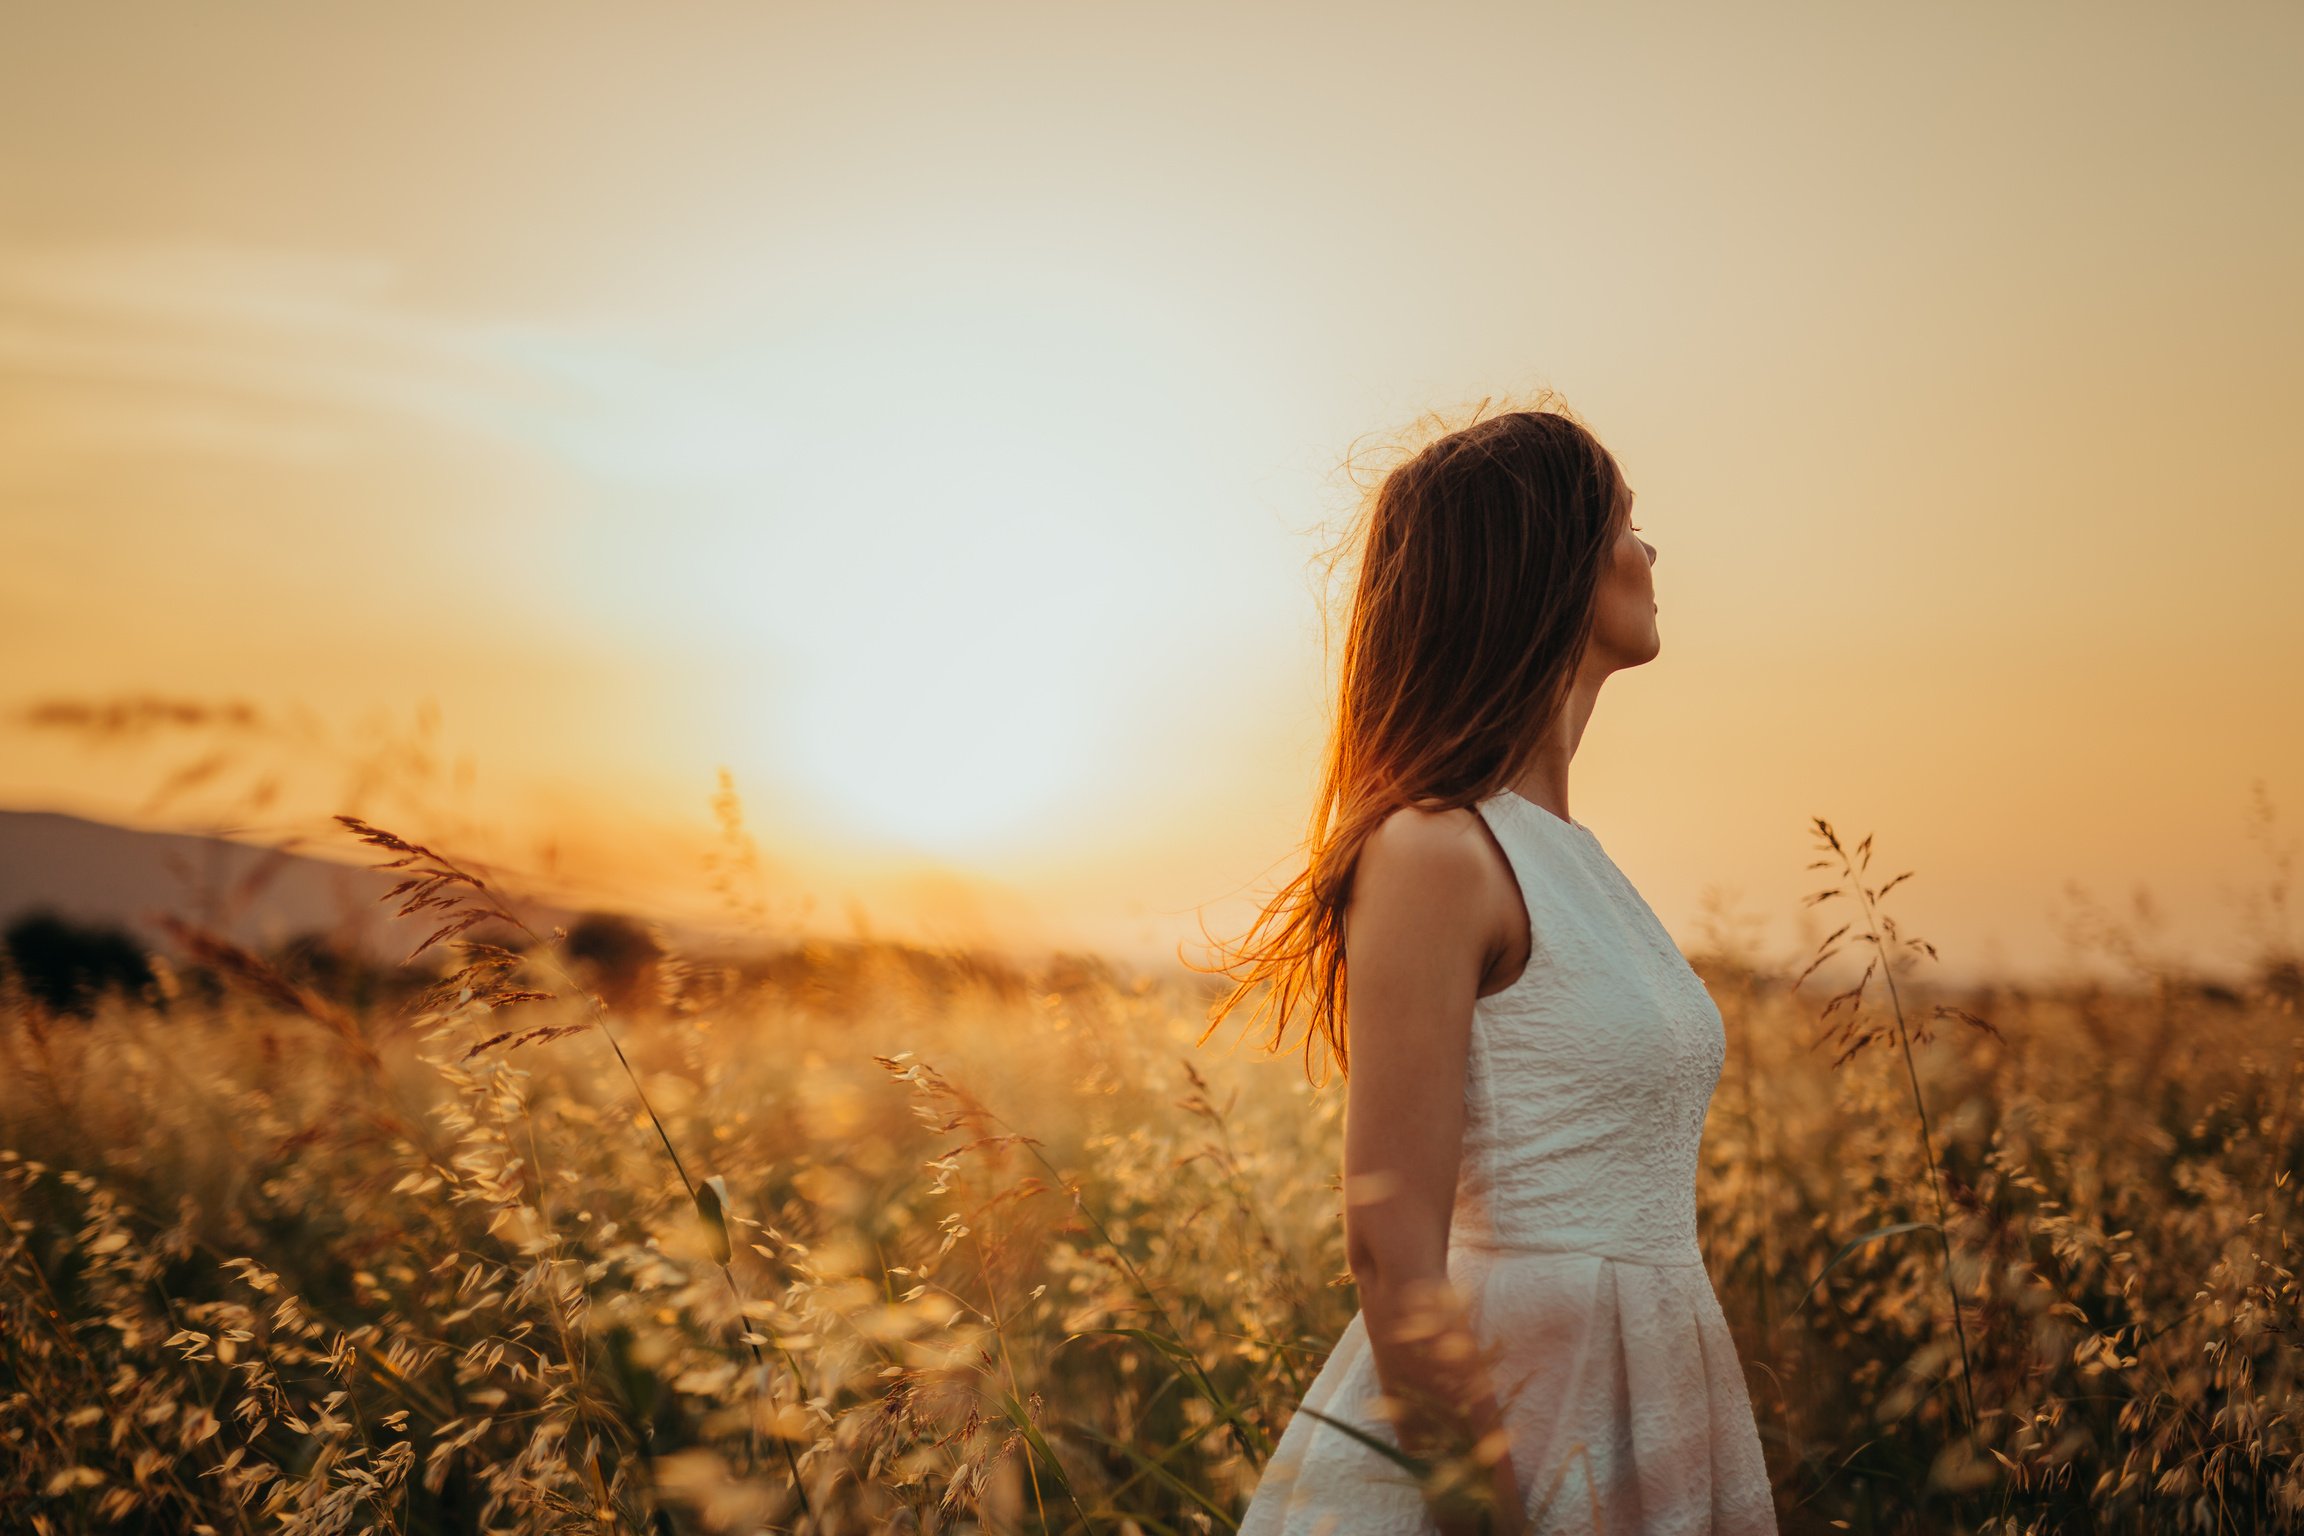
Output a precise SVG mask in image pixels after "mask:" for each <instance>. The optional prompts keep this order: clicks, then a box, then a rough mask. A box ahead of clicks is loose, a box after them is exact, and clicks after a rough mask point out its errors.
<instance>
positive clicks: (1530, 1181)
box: [1240, 790, 1776, 1536]
mask: <svg viewBox="0 0 2304 1536" xmlns="http://www.w3.org/2000/svg"><path fill="white" fill-rule="evenodd" d="M1477 810H1478V812H1479V814H1480V815H1481V816H1482V817H1484V818H1485V819H1486V820H1487V822H1488V825H1489V828H1490V829H1491V830H1492V831H1493V832H1494V833H1495V834H1496V840H1497V842H1498V843H1499V844H1501V845H1502V847H1503V849H1504V851H1505V853H1506V854H1507V855H1508V856H1509V858H1510V859H1511V862H1512V868H1513V872H1514V874H1515V876H1516V877H1517V879H1518V881H1519V885H1520V893H1521V896H1522V898H1523V899H1524V900H1525V901H1526V902H1527V904H1528V916H1529V926H1530V928H1531V929H1532V939H1533V945H1534V947H1533V949H1532V951H1531V952H1530V954H1529V957H1528V965H1527V968H1526V969H1525V970H1524V971H1523V972H1522V973H1521V974H1520V976H1519V977H1518V978H1517V979H1516V980H1514V982H1513V983H1512V985H1510V986H1509V987H1506V988H1505V989H1504V990H1503V991H1501V992H1498V993H1495V994H1493V995H1492V996H1488V997H1483V998H1481V999H1479V1000H1478V1002H1477V1003H1476V1004H1475V1005H1474V1007H1473V1010H1472V1037H1471V1049H1470V1052H1469V1055H1468V1058H1467V1065H1466V1071H1465V1083H1464V1108H1465V1127H1464V1151H1463V1158H1462V1161H1461V1163H1460V1164H1459V1167H1458V1172H1457V1182H1456V1203H1455V1211H1454V1215H1453V1217H1452V1219H1451V1222H1450V1228H1449V1235H1448V1259H1447V1264H1448V1275H1449V1278H1450V1279H1451V1280H1452V1281H1454V1283H1455V1285H1456V1288H1457V1289H1458V1291H1459V1292H1461V1293H1462V1295H1463V1296H1464V1299H1465V1302H1466V1304H1467V1307H1468V1310H1469V1314H1470V1320H1471V1325H1472V1328H1473V1330H1474V1333H1475V1336H1476V1337H1477V1339H1478V1340H1479V1342H1480V1343H1481V1344H1482V1345H1483V1346H1490V1345H1493V1346H1497V1347H1500V1348H1501V1350H1502V1363H1501V1364H1500V1365H1499V1366H1498V1367H1497V1368H1496V1371H1495V1376H1496V1389H1497V1394H1498V1396H1499V1398H1500V1399H1501V1400H1502V1402H1503V1408H1504V1418H1505V1424H1506V1426H1507V1428H1508V1429H1509V1431H1510V1434H1511V1440H1512V1448H1511V1455H1512V1462H1513V1466H1514V1469H1515V1470H1516V1471H1517V1473H1518V1474H1519V1480H1520V1486H1521V1488H1522V1489H1523V1490H1525V1491H1526V1492H1527V1495H1528V1509H1529V1513H1530V1515H1531V1516H1532V1519H1531V1522H1530V1528H1531V1529H1532V1530H1534V1531H1537V1532H1542V1533H1546V1536H1551V1533H1569V1532H1573V1533H1577V1536H1663V1533H1667V1532H1669V1533H1691V1536H1694V1533H1709V1536H1754V1533H1773V1532H1774V1531H1775V1530H1776V1516H1775V1508H1774V1504H1773V1501H1772V1499H1771V1496H1770V1491H1769V1486H1768V1474H1767V1469H1766V1467H1765V1465H1764V1464H1763V1462H1762V1459H1761V1454H1760V1437H1759V1432H1758V1429H1757V1427H1756V1425H1755V1423H1754V1421H1753V1416H1752V1406H1751V1402H1750V1399H1749V1397H1748V1396H1747V1395H1746V1391H1745V1385H1744V1372H1743V1367H1742V1365H1741V1364H1740V1363H1739V1361H1738V1360H1737V1357H1736V1347H1735V1342H1734V1340H1733V1339H1732V1338H1731V1337H1730V1335H1729V1332H1728V1323H1727V1319H1726V1318H1725V1317H1723V1316H1722V1314H1721V1311H1720V1302H1719V1298H1718V1297H1717V1296H1716V1295H1715V1294H1714V1293H1713V1289H1712V1280H1711V1277H1710V1275H1708V1274H1707V1273H1706V1272H1705V1269H1704V1262H1703V1256H1702V1254H1701V1253H1700V1252H1699V1251H1698V1249H1697V1244H1696V1160H1697V1147H1698V1143H1699V1141H1700V1140H1701V1138H1702V1135H1703V1130H1704V1111H1705V1107H1706V1105H1707V1104H1708V1103H1709V1101H1710V1099H1711V1096H1712V1088H1713V1085H1714V1084H1715V1083H1716V1082H1717V1081H1718V1080H1719V1076H1720V1068H1721V1064H1722V1062H1723V1060H1724V1059H1725V1056H1726V1050H1727V1044H1726V1038H1725V1036H1724V1035H1723V1033H1722V1030H1721V1020H1720V1012H1719V1009H1718V1008H1717V1007H1716V1006H1715V1005H1714V1004H1713V1002H1712V998H1711V994H1710V993H1708V992H1707V991H1706V990H1705V988H1704V983H1703V981H1702V980H1701V979H1700V978H1699V977H1698V976H1697V975H1696V973H1695V971H1693V970H1692V969H1690V967H1689V965H1688V962H1687V960H1686V959H1685V958H1684V957H1683V956H1682V955H1681V953H1680V951H1679V948H1678V946H1676V945H1675V944H1674V943H1673V942H1672V939H1671V936H1670V935H1669V934H1668V933H1666V932H1665V930H1664V925H1663V924H1662V923H1660V922H1658V921H1657V919H1656V914H1655V913H1654V912H1653V911H1651V910H1650V909H1649V906H1648V903H1647V902H1646V901H1645V900H1643V899H1642V898H1641V896H1640V893H1639V892H1638V891H1637V890H1635V889H1634V888H1633V886H1632V883H1631V881H1629V880H1628V879H1626V878H1625V876H1624V874H1623V872H1622V871H1621V870H1619V869H1618V868H1617V867H1616V865H1615V863H1614V861H1613V860H1611V859H1610V858H1609V857H1608V855H1607V853H1606V851H1605V850H1603V849H1602V848H1601V846H1600V841H1599V839H1598V838H1596V837H1594V836H1593V835H1592V832H1591V830H1590V829H1589V828H1587V827H1585V826H1584V825H1583V823H1581V822H1576V821H1565V820H1562V819H1561V818H1560V817H1558V816H1555V815H1553V814H1552V812H1550V811H1548V810H1545V809H1544V808H1543V807H1542V806H1540V805H1537V804H1535V803H1534V802H1533V801H1529V800H1526V799H1523V798H1521V797H1520V796H1519V795H1518V794H1515V793H1514V792H1512V791H1511V790H1504V791H1501V792H1499V793H1498V794H1496V795H1493V796H1491V797H1490V798H1488V799H1487V800H1484V801H1482V802H1481V803H1480V804H1479V806H1478V807H1477ZM1381 1390H1382V1388H1381V1385H1380V1384H1379V1382H1378V1380H1377V1377H1376V1368H1375V1362H1374V1359H1373V1357H1372V1356H1371V1355H1370V1353H1369V1347H1368V1330H1367V1324H1366V1321H1365V1319H1364V1318H1363V1317H1362V1316H1361V1315H1360V1314H1358V1313H1355V1314H1354V1315H1353V1317H1352V1320H1351V1322H1350V1323H1348V1324H1347V1325H1346V1326H1345V1329H1344V1332H1343V1335H1342V1336H1341V1337H1340V1338H1339V1339H1338V1340H1337V1341H1336V1346H1335V1348H1334V1350H1333V1351H1332V1352H1331V1353H1330V1354H1329V1356H1328V1359H1327V1362H1326V1364H1324V1365H1323V1366H1322V1367H1321V1370H1320V1373H1319V1375H1318V1376H1317V1377H1315V1378H1314V1380H1313V1382H1312V1385H1311V1387H1310V1388H1309V1389H1308V1390H1307V1391H1306V1392H1305V1395H1304V1401H1303V1406H1305V1407H1309V1408H1313V1409H1316V1410H1318V1411H1319V1412H1321V1413H1324V1414H1326V1415H1328V1416H1329V1417H1331V1418H1337V1419H1343V1420H1345V1421H1346V1422H1348V1423H1351V1424H1353V1425H1355V1426H1356V1427H1358V1428H1360V1429H1362V1430H1364V1431H1366V1432H1367V1433H1369V1434H1371V1435H1373V1436H1375V1437H1376V1438H1377V1439H1379V1440H1381V1441H1383V1442H1384V1443H1385V1444H1386V1445H1390V1446H1394V1447H1397V1446H1398V1445H1399V1441H1398V1439H1397V1438H1396V1436H1395V1434H1394V1432H1393V1430H1392V1428H1391V1427H1390V1426H1389V1425H1388V1424H1386V1423H1385V1422H1384V1420H1382V1419H1381V1418H1379V1417H1378V1416H1377V1415H1376V1414H1375V1413H1374V1411H1373V1409H1372V1406H1371V1403H1370V1400H1371V1399H1373V1398H1374V1397H1375V1396H1376V1394H1377V1393H1378V1392H1380V1391H1381ZM1436 1530H1437V1527H1436V1526H1435V1525H1434V1524H1433V1522H1432V1520H1431V1517H1430V1515H1429V1514H1428V1513H1427V1512H1426V1510H1425V1507H1424V1503H1423V1500H1422V1498H1421V1497H1420V1495H1419V1494H1418V1493H1417V1491H1416V1489H1415V1488H1414V1486H1413V1485H1412V1484H1411V1483H1410V1482H1409V1480H1408V1478H1407V1474H1406V1472H1405V1470H1404V1469H1402V1468H1401V1467H1399V1466H1398V1465H1396V1464H1395V1463H1393V1462H1391V1461H1388V1460H1386V1459H1385V1458H1384V1457H1383V1456H1381V1455H1380V1454H1378V1453H1377V1452H1376V1451H1374V1450H1372V1449H1370V1448H1369V1447H1368V1446H1366V1445H1364V1444H1362V1443H1361V1442H1360V1441H1358V1440H1356V1439H1354V1438H1353V1437H1352V1436H1350V1435H1348V1434H1346V1433H1345V1432H1344V1431H1342V1430H1340V1429H1337V1428H1336V1427H1335V1426H1333V1425H1330V1424H1324V1423H1322V1422H1320V1420H1318V1419H1316V1418H1314V1417H1313V1416H1312V1415H1311V1414H1308V1413H1303V1412H1298V1413H1297V1414H1296V1415H1295V1416H1294V1417H1292V1418H1291V1419H1290V1420H1289V1421H1288V1425H1287V1428H1286V1429H1285V1430H1284V1431H1283V1432H1282V1434H1281V1436H1280V1441H1279V1444H1278V1445H1276V1446H1275V1447H1274V1448H1273V1453H1272V1456H1271V1459H1270V1460H1269V1461H1268V1462H1267V1464H1266V1466H1265V1468H1264V1474H1263V1477H1262V1479H1261V1481H1260V1482H1259V1483H1258V1485H1257V1487H1256V1491H1255V1493H1254V1494H1253V1495H1252V1496H1251V1498H1250V1499H1249V1503H1248V1508H1247V1511H1246V1514H1245V1516H1244V1518H1243V1520H1242V1522H1241V1525H1240V1536H1322V1533H1326V1536H1377V1533H1379V1532H1381V1533H1385V1536H1414V1533H1418V1532H1424V1533H1430V1532H1434V1531H1436Z"/></svg>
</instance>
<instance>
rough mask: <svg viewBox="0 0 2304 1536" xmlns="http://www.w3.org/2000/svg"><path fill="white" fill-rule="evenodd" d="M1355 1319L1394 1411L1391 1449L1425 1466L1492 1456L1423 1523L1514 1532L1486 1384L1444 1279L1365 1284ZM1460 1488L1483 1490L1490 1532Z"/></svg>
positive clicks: (1490, 1386) (1454, 1530)
mask: <svg viewBox="0 0 2304 1536" xmlns="http://www.w3.org/2000/svg"><path fill="white" fill-rule="evenodd" d="M1360 1311H1361V1317H1362V1320H1363V1321H1364V1322H1365V1323H1366V1324H1367V1327H1368V1342H1369V1348H1370V1352H1371V1354H1372V1355H1373V1356H1374V1358H1375V1365H1376V1377H1377V1381H1378V1383H1379V1384H1380V1385H1381V1386H1382V1388H1383V1390H1384V1395H1385V1396H1386V1397H1388V1398H1391V1399H1392V1400H1393V1401H1394V1402H1396V1403H1398V1404H1399V1405H1400V1416H1399V1419H1398V1420H1397V1429H1398V1433H1399V1438H1400V1445H1401V1449H1403V1450H1404V1451H1406V1452H1407V1453H1408V1454H1409V1455H1411V1456H1415V1457H1417V1458H1419V1459H1421V1460H1425V1461H1428V1462H1439V1461H1445V1460H1449V1459H1457V1460H1459V1461H1462V1460H1464V1459H1469V1458H1476V1457H1478V1456H1480V1455H1482V1454H1483V1448H1485V1454H1487V1455H1490V1456H1492V1457H1493V1460H1492V1462H1491V1463H1490V1467H1489V1470H1487V1471H1486V1472H1483V1473H1481V1474H1479V1475H1478V1476H1477V1477H1476V1478H1475V1479H1474V1480H1473V1482H1472V1483H1471V1484H1470V1485H1469V1486H1468V1487H1467V1489H1466V1490H1465V1491H1464V1492H1460V1493H1458V1494H1457V1495H1456V1496H1455V1497H1454V1498H1450V1499H1436V1500H1435V1501H1434V1504H1433V1518H1434V1519H1435V1520H1436V1521H1437V1522H1438V1524H1439V1526H1440V1529H1441V1531H1442V1532H1443V1533H1444V1536H1459V1533H1462V1536H1475V1533H1479V1532H1483V1531H1492V1532H1496V1533H1507V1532H1514V1531H1517V1530H1518V1529H1519V1528H1520V1526H1519V1521H1520V1519H1521V1508H1520V1494H1521V1490H1520V1489H1519V1486H1518V1484H1517V1481H1516V1479H1515V1477H1514V1472H1513V1466H1512V1458H1511V1456H1510V1455H1509V1453H1508V1452H1507V1450H1506V1446H1507V1444H1508V1439H1507V1436H1506V1434H1505V1431H1504V1421H1503V1414H1502V1412H1501V1410H1500V1408H1499V1405H1498V1403H1497V1400H1496V1390H1495V1383H1494V1380H1493V1378H1492V1377H1491V1375H1490V1373H1489V1370H1488V1365H1487V1362H1486V1361H1484V1360H1482V1359H1481V1358H1480V1355H1479V1351H1478V1347H1477V1344H1476V1341H1475V1340H1474V1338H1473V1335H1472V1331H1471V1327H1470V1322H1469V1319H1468V1318H1467V1317H1466V1315H1465V1312H1464V1307H1463V1300H1462V1298H1461V1297H1460V1296H1458V1295H1457V1293H1456V1291H1455V1288H1454V1287H1453V1286H1452V1285H1450V1284H1449V1283H1448V1279H1447V1276H1446V1274H1445V1273H1444V1272H1436V1273H1431V1274H1423V1275H1415V1276H1409V1277H1403V1278H1399V1279H1388V1278H1377V1277H1373V1276H1371V1277H1370V1278H1369V1279H1368V1280H1366V1281H1363V1282H1362V1284H1361V1287H1360ZM1469 1487H1479V1488H1484V1489H1485V1490H1486V1491H1487V1493H1488V1495H1489V1497H1490V1498H1491V1499H1493V1500H1494V1501H1495V1502H1496V1504H1497V1508H1496V1509H1495V1511H1494V1514H1493V1524H1487V1525H1484V1524H1483V1523H1482V1522H1481V1518H1480V1515H1479V1513H1478V1510H1477V1505H1476V1502H1475V1500H1474V1499H1473V1498H1472V1496H1471V1495H1470V1493H1469Z"/></svg>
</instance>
